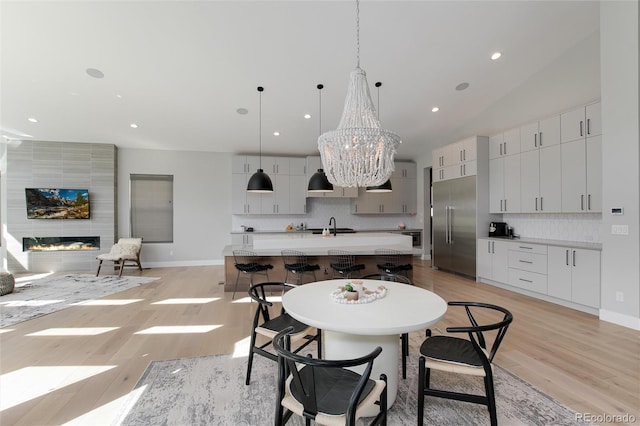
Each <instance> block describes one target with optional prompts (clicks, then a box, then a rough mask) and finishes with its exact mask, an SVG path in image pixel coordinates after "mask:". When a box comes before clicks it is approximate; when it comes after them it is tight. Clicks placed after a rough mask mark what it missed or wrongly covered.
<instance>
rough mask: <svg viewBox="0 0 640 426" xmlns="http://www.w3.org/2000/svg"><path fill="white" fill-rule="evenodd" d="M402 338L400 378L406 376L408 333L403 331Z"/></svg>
mask: <svg viewBox="0 0 640 426" xmlns="http://www.w3.org/2000/svg"><path fill="white" fill-rule="evenodd" d="M401 339H402V378H403V379H406V378H407V357H408V356H409V334H407V333H404V334H403V335H402V336H401Z"/></svg>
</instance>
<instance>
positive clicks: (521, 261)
mask: <svg viewBox="0 0 640 426" xmlns="http://www.w3.org/2000/svg"><path fill="white" fill-rule="evenodd" d="M518 262H520V263H528V264H529V265H532V264H533V262H531V261H529V260H522V259H520V260H518Z"/></svg>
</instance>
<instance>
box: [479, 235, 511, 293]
mask: <svg viewBox="0 0 640 426" xmlns="http://www.w3.org/2000/svg"><path fill="white" fill-rule="evenodd" d="M510 244H511V243H510V242H508V241H496V240H490V239H485V238H479V239H478V248H477V251H476V253H477V271H476V275H477V276H478V277H482V278H487V279H490V280H493V281H497V282H502V283H506V282H507V281H508V271H509V268H508V257H507V254H508V249H509V245H510Z"/></svg>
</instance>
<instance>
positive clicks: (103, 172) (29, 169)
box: [2, 141, 117, 273]
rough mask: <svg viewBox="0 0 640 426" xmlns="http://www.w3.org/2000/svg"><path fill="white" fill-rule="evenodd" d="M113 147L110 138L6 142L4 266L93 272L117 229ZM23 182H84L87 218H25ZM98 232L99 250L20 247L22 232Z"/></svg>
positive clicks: (72, 185)
mask: <svg viewBox="0 0 640 426" xmlns="http://www.w3.org/2000/svg"><path fill="white" fill-rule="evenodd" d="M116 164H117V148H116V146H115V145H111V144H92V143H64V142H38V141H23V142H21V143H19V144H18V143H14V144H10V145H8V146H7V149H6V163H4V164H3V166H4V167H5V169H4V170H5V172H4V175H3V182H2V185H3V188H2V189H3V191H2V197H3V200H2V201H3V203H6V206H7V207H6V212H7V213H6V216H5V215H3V217H2V222H3V225H4V226H5V228H4V229H6V231H5V232H4V235H3V237H4V240H3V247H2V249H3V251H2V252H3V255H4V256H6V259H3V260H4V263H5V265H6V268H7V270H9V271H10V272H13V273H20V272H59V271H79V272H93V271H95V270H96V268H97V262H96V259H95V258H96V255H97V254H99V253H101V252H108V251H109V249H110V248H111V246H112V245H113V243H114V239H115V236H116V230H117V223H116V220H117V219H116V218H117V214H116V211H117V201H116V200H117V198H116V178H117V173H116V171H117V167H116ZM25 188H82V189H84V188H88V189H89V197H90V203H91V205H90V209H91V212H90V219H88V220H78V219H73V220H69V219H66V220H65V219H27V210H26V202H25V191H24V190H25ZM79 236H97V237H99V241H100V247H101V248H100V250H99V251H97V250H85V251H69V250H65V251H40V252H38V251H23V246H22V242H23V238H29V237H79Z"/></svg>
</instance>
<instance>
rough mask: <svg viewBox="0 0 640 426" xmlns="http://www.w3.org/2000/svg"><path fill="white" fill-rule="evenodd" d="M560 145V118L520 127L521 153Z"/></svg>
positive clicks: (550, 118)
mask: <svg viewBox="0 0 640 426" xmlns="http://www.w3.org/2000/svg"><path fill="white" fill-rule="evenodd" d="M558 144H560V116H559V115H556V116H553V117H549V118H546V119H544V120H539V121H534V122H533V123H529V124H526V125H524V126H522V127H520V147H521V152H526V151H531V150H537V149H540V148H543V147H550V146H552V145H558Z"/></svg>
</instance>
